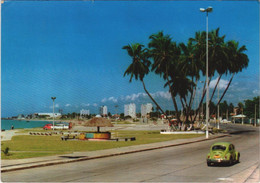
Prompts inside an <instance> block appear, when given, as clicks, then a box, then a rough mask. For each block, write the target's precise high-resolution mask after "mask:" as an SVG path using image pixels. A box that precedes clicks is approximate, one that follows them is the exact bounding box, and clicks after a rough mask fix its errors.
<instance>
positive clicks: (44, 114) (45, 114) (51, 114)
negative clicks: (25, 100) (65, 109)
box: [37, 113, 61, 118]
mask: <svg viewBox="0 0 260 183" xmlns="http://www.w3.org/2000/svg"><path fill="white" fill-rule="evenodd" d="M37 115H38V116H39V117H41V116H47V117H51V118H53V115H54V118H57V117H60V116H61V113H37Z"/></svg>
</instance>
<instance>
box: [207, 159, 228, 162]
mask: <svg viewBox="0 0 260 183" xmlns="http://www.w3.org/2000/svg"><path fill="white" fill-rule="evenodd" d="M207 163H229V160H225V159H207Z"/></svg>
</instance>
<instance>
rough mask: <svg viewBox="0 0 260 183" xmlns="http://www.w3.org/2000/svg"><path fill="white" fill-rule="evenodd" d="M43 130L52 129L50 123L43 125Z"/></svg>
mask: <svg viewBox="0 0 260 183" xmlns="http://www.w3.org/2000/svg"><path fill="white" fill-rule="evenodd" d="M43 129H44V130H50V129H52V124H46V125H45V126H44V127H43Z"/></svg>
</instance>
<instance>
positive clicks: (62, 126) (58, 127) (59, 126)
mask: <svg viewBox="0 0 260 183" xmlns="http://www.w3.org/2000/svg"><path fill="white" fill-rule="evenodd" d="M68 129H69V125H66V124H63V123H59V124H56V125H54V130H68Z"/></svg>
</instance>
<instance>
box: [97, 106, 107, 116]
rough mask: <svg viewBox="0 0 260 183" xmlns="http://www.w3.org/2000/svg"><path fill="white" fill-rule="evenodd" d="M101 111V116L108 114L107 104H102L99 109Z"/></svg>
mask: <svg viewBox="0 0 260 183" xmlns="http://www.w3.org/2000/svg"><path fill="white" fill-rule="evenodd" d="M99 113H100V115H101V116H107V106H101V107H100V109H99Z"/></svg>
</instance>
